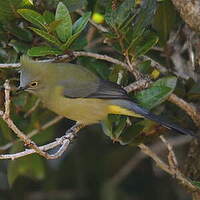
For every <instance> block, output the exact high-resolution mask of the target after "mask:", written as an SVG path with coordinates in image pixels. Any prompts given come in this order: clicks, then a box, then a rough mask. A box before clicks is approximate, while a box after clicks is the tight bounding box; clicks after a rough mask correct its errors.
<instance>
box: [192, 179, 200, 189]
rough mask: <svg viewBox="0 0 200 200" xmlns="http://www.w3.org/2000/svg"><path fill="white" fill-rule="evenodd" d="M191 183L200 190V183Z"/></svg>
mask: <svg viewBox="0 0 200 200" xmlns="http://www.w3.org/2000/svg"><path fill="white" fill-rule="evenodd" d="M191 183H192V184H193V185H194V186H196V187H198V188H199V189H200V182H199V181H191Z"/></svg>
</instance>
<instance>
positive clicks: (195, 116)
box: [168, 94, 200, 127]
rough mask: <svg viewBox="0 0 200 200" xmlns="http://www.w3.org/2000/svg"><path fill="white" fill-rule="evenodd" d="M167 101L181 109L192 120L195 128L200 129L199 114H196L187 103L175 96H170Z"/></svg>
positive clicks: (193, 108)
mask: <svg viewBox="0 0 200 200" xmlns="http://www.w3.org/2000/svg"><path fill="white" fill-rule="evenodd" d="M168 100H169V101H170V102H172V103H173V104H176V105H177V106H179V107H180V108H181V109H183V110H184V111H185V112H186V113H187V114H188V115H189V116H190V117H191V118H192V120H193V121H194V122H195V124H196V125H197V127H200V112H198V111H197V109H196V108H195V107H194V106H192V105H191V104H189V103H187V102H186V101H184V100H183V99H181V98H180V97H178V96H176V95H175V94H171V95H170V96H169V98H168Z"/></svg>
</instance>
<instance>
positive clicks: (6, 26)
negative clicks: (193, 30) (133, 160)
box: [0, 0, 200, 200]
mask: <svg viewBox="0 0 200 200" xmlns="http://www.w3.org/2000/svg"><path fill="white" fill-rule="evenodd" d="M80 9H82V11H84V13H83V14H82V15H81V16H80V12H79V11H80ZM90 19H91V20H93V21H95V22H97V23H99V24H98V25H100V26H101V25H102V26H104V27H105V28H106V30H107V31H105V32H102V31H100V30H98V29H97V30H96V29H94V28H93V26H92V25H91V24H90V23H89V20H90ZM182 23H183V22H182V21H181V19H180V18H178V17H177V13H176V10H175V9H174V8H173V5H172V3H171V1H168V0H163V1H159V2H158V1H156V0H141V1H136V0H123V1H122V0H109V1H106V0H91V1H89V0H88V1H87V0H62V1H59V0H46V1H29V0H9V1H0V62H1V63H4V62H5V63H6V62H13V63H14V62H18V61H19V56H20V55H22V54H27V55H29V56H32V57H43V58H46V57H55V56H58V55H62V54H66V53H69V55H70V52H73V51H74V50H84V51H89V52H94V53H99V54H102V55H103V54H107V55H109V56H111V57H113V58H117V59H119V60H122V61H124V60H125V59H126V58H128V59H129V61H130V62H131V63H136V64H137V67H138V68H137V69H138V70H139V71H140V72H141V73H142V74H143V75H145V76H151V77H152V78H153V79H154V83H152V84H151V86H150V87H149V88H148V89H145V90H141V91H137V92H135V93H134V94H130V96H131V98H132V99H133V100H134V101H136V102H137V103H138V104H139V105H141V106H142V107H144V108H146V109H149V110H153V111H155V112H156V113H157V114H160V113H164V114H165V115H166V116H167V118H171V119H172V120H173V121H178V122H182V123H183V122H185V123H184V125H183V126H185V127H189V126H190V127H192V125H191V121H189V120H188V118H187V117H186V116H185V115H184V114H183V113H182V112H181V111H180V110H179V109H177V108H176V107H173V106H172V105H170V104H168V103H166V99H167V98H168V97H169V95H170V94H171V93H172V92H177V93H178V94H180V95H182V97H186V98H188V99H189V100H191V101H196V102H197V101H199V97H200V87H199V84H198V83H195V82H194V81H193V80H190V81H185V80H182V79H181V78H179V79H177V78H176V77H175V76H173V73H172V71H173V70H171V69H172V68H173V67H172V66H171V65H170V64H171V62H170V61H169V57H168V55H169V54H170V52H169V54H167V53H168V52H167V53H166V55H165V56H163V54H162V52H160V51H159V50H157V49H160V48H161V49H164V50H163V51H165V48H166V49H167V47H168V46H167V42H168V39H169V37H170V34H171V33H172V31H173V30H177V29H178V28H179V24H182ZM180 37H181V36H180ZM183 40H185V37H183V38H181V42H182V41H183ZM99 41H101V42H99ZM102 41H104V42H105V43H103V42H102ZM184 55H185V54H184ZM145 56H148V57H149V59H148V60H147V61H146V60H145V59H144V57H145ZM187 56H188V55H186V57H187ZM151 59H152V60H153V61H151ZM155 61H156V62H158V64H161V65H162V66H164V67H165V68H166V69H167V73H162V72H161V71H160V70H159V68H158V69H157V68H155V65H154V62H155ZM73 62H77V63H78V64H82V65H84V66H85V67H86V68H88V69H89V70H91V71H93V72H94V73H96V74H98V75H99V76H100V77H101V78H103V79H107V80H111V81H113V82H118V83H120V84H121V85H122V86H127V85H128V84H130V83H132V82H133V81H135V78H134V77H133V75H132V74H131V73H130V72H128V71H127V69H125V68H123V67H122V66H119V65H114V64H111V63H108V62H106V61H102V60H97V59H94V58H90V57H78V58H77V59H76V60H75V61H73ZM168 65H170V67H169V66H168ZM18 76H19V75H18V72H17V71H15V70H2V69H1V70H0V77H1V79H0V81H1V85H2V84H3V82H4V80H5V79H7V78H9V79H10V80H11V82H12V84H15V85H17V84H18V83H17V82H18ZM16 77H17V78H16ZM3 98H4V96H3V90H0V107H1V109H2V108H3ZM36 100H37V99H36V97H34V96H32V95H30V94H25V93H24V94H19V95H16V94H15V93H13V95H12V108H11V114H12V119H13V120H14V122H15V123H16V124H17V126H18V127H19V128H20V129H22V130H23V131H24V132H26V133H29V132H30V131H31V130H33V129H38V130H40V128H41V126H42V124H44V123H45V122H48V121H49V120H51V119H52V118H53V117H54V116H55V115H54V114H53V113H52V112H50V111H48V110H47V109H45V108H44V107H43V106H42V104H40V106H39V107H37V108H36V110H35V111H34V112H33V113H31V115H29V116H28V117H24V115H25V114H26V113H27V112H28V111H29V110H30V109H31V108H32V107H33V106H34V104H35V102H36ZM168 108H169V109H168ZM177 113H178V114H177ZM176 116H181V118H182V119H178V118H177V117H176ZM66 124H67V127H70V126H71V125H72V123H71V121H69V120H66V121H62V122H60V123H59V124H58V125H55V126H53V127H50V128H48V129H46V130H43V131H41V132H40V134H38V135H36V136H34V137H33V140H34V141H35V142H36V143H37V144H40V145H41V144H45V143H47V142H49V141H51V140H52V139H53V138H56V137H58V136H59V134H60V135H63V134H64V132H65V130H66V129H67V127H66ZM102 129H103V132H104V133H105V134H104V135H103V134H102V130H99V129H98V128H97V127H96V126H94V127H92V128H88V129H86V130H85V129H84V130H83V132H85V134H83V135H82V136H80V138H78V141H77V142H75V143H76V145H74V147H73V148H72V151H70V154H69V155H68V154H67V158H65V157H63V158H62V159H59V160H57V161H55V162H48V161H45V160H44V159H42V158H40V157H38V156H36V155H33V156H28V157H25V158H23V159H19V160H15V161H9V162H8V163H6V164H5V163H4V162H0V169H1V168H2V169H3V170H2V171H3V172H0V181H1V178H2V177H1V174H3V175H5V171H6V170H5V168H6V167H7V168H8V170H7V173H6V175H7V176H8V183H9V185H10V187H13V188H18V187H19V186H18V183H20V184H23V185H25V186H24V191H26V188H28V189H27V191H28V190H32V189H30V188H29V187H30V186H29V185H30V184H31V185H34V183H37V187H36V188H37V190H41V188H45V191H47V193H48V191H52V190H54V191H56V190H63V189H66V188H69V189H70V190H69V191H68V190H67V193H70V191H71V189H72V193H73V194H74V196H75V197H74V196H73V195H72V197H71V196H70V197H69V198H68V199H100V196H102V199H112V198H111V197H113V199H117V198H118V199H133V198H137V199H155V200H156V199H162V200H165V199H172V198H173V197H172V196H173V195H174V196H176V195H178V194H177V192H176V189H177V188H176V186H175V185H174V184H171V185H170V186H169V188H168V189H169V191H170V192H169V194H168V196H167V195H166V197H164V196H163V198H160V196H159V195H160V194H158V195H157V196H158V198H156V196H155V195H154V194H155V193H156V192H157V191H158V190H157V188H156V191H154V190H153V188H154V187H153V185H154V186H155V182H153V180H152V179H150V177H151V176H152V171H151V169H150V168H148V169H146V171H145V172H143V171H140V170H138V174H139V175H138V174H131V175H130V177H131V178H130V179H131V180H133V179H134V180H135V183H132V182H131V181H130V180H128V182H127V183H126V184H127V185H126V184H124V183H122V185H123V186H122V187H121V186H118V187H116V185H112V184H110V183H109V181H108V180H107V179H108V177H112V176H113V174H115V173H117V172H118V169H120V168H121V167H122V166H123V163H125V162H126V161H127V160H128V159H129V158H130V156H133V155H132V154H133V153H132V152H133V151H135V149H134V148H133V146H134V145H137V144H139V143H141V142H152V141H154V138H155V137H156V136H157V135H158V134H160V133H164V132H165V129H160V128H159V125H158V124H156V123H154V122H152V121H149V120H146V119H142V118H141V119H135V118H129V117H125V116H116V115H115V116H113V115H110V116H108V118H107V119H106V120H105V121H104V122H103V123H102ZM87 132H95V134H90V133H87ZM105 135H106V137H105ZM107 136H108V137H107ZM108 138H109V140H108ZM110 139H111V140H110ZM15 140H16V138H15V136H13V133H12V132H11V131H10V129H9V128H8V127H7V126H6V125H5V123H4V122H3V121H2V120H0V145H4V144H7V143H8V142H13V141H15ZM102 141H103V142H102ZM105 141H106V142H105ZM112 142H113V143H115V142H117V143H120V144H122V145H127V144H129V145H127V146H123V147H120V146H119V145H116V144H112ZM102 143H103V144H102ZM107 143H109V145H107ZM22 149H24V148H23V146H22V144H21V143H16V144H14V145H13V146H12V148H11V150H10V151H9V152H10V153H13V152H18V151H20V150H22ZM2 153H4V151H2ZM111 163H112V166H111ZM145 164H146V163H145ZM147 164H148V163H147ZM149 165H150V164H149ZM5 166H6V167H5ZM144 168H145V166H144ZM145 173H147V174H146V176H147V177H148V180H147V178H146V177H144V178H143V177H142V178H141V176H143V174H145ZM3 175H2V176H3ZM144 176H145V175H144ZM154 178H155V179H156V180H157V181H161V178H158V177H154ZM141 179H142V182H140V180H141ZM143 179H144V180H143ZM155 179H154V180H155ZM3 180H4V181H5V180H6V178H5V177H4V178H3ZM137 180H138V181H137ZM162 181H163V182H165V181H166V180H165V179H164V178H163V179H162ZM26 183H29V184H27V185H26ZM20 184H19V185H20ZM129 184H130V185H129ZM194 184H196V185H197V184H198V185H199V182H194ZM2 185H3V184H2ZM38 185H39V186H38ZM145 186H146V187H145ZM159 187H160V188H161V189H163V190H166V185H163V186H162V184H161V186H159ZM2 188H3V186H0V190H2V191H3V190H5V191H6V190H7V191H9V186H8V185H6V184H5V188H3V189H2ZM74 188H75V190H78V192H76V191H75V192H74ZM130 188H131V191H130ZM141 188H142V190H143V188H144V192H138V191H140V190H141ZM146 188H147V189H146ZM154 189H155V188H154ZM10 190H12V189H10ZM20 190H21V188H20V189H17V192H15V191H14V189H13V191H11V193H12V195H13V196H14V195H15V194H16V195H17V197H19V199H20V197H22V193H20V192H19V191H20ZM35 190H36V189H35ZM79 190H80V191H79ZM132 190H133V191H132ZM31 192H32V191H31ZM5 193H6V192H5ZM27 193H28V192H27ZM55 193H56V192H55ZM76 193H80V196H79V194H76ZM82 193H83V196H81V194H82ZM88 193H89V194H88ZM133 193H135V194H133ZM175 193H176V195H175ZM2 195H5V196H6V194H4V193H2ZM20 195H21V196H20ZM76 195H77V197H76ZM84 195H85V196H84ZM150 196H152V198H151V197H150ZM48 197H49V196H48ZM48 197H47V199H50V198H48ZM114 197H115V198H114ZM186 197H187V196H186ZM52 198H53V197H52ZM4 199H6V197H5V198H4ZM30 199H31V198H30ZM54 199H57V198H54ZM60 199H66V198H65V197H63V198H60ZM173 199H174V200H175V199H176V197H174V198H173ZM177 200H178V198H177Z"/></svg>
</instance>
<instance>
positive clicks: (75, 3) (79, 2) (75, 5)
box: [65, 0, 87, 12]
mask: <svg viewBox="0 0 200 200" xmlns="http://www.w3.org/2000/svg"><path fill="white" fill-rule="evenodd" d="M65 2H66V5H67V8H68V9H69V11H70V12H73V11H75V10H77V9H81V8H83V7H86V5H87V0H66V1H65Z"/></svg>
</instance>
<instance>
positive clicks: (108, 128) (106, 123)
mask: <svg viewBox="0 0 200 200" xmlns="http://www.w3.org/2000/svg"><path fill="white" fill-rule="evenodd" d="M101 125H102V129H103V132H104V133H105V134H106V135H107V136H108V137H110V138H113V134H112V133H113V132H112V122H110V120H109V119H108V117H107V118H106V119H105V120H103V121H101Z"/></svg>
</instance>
